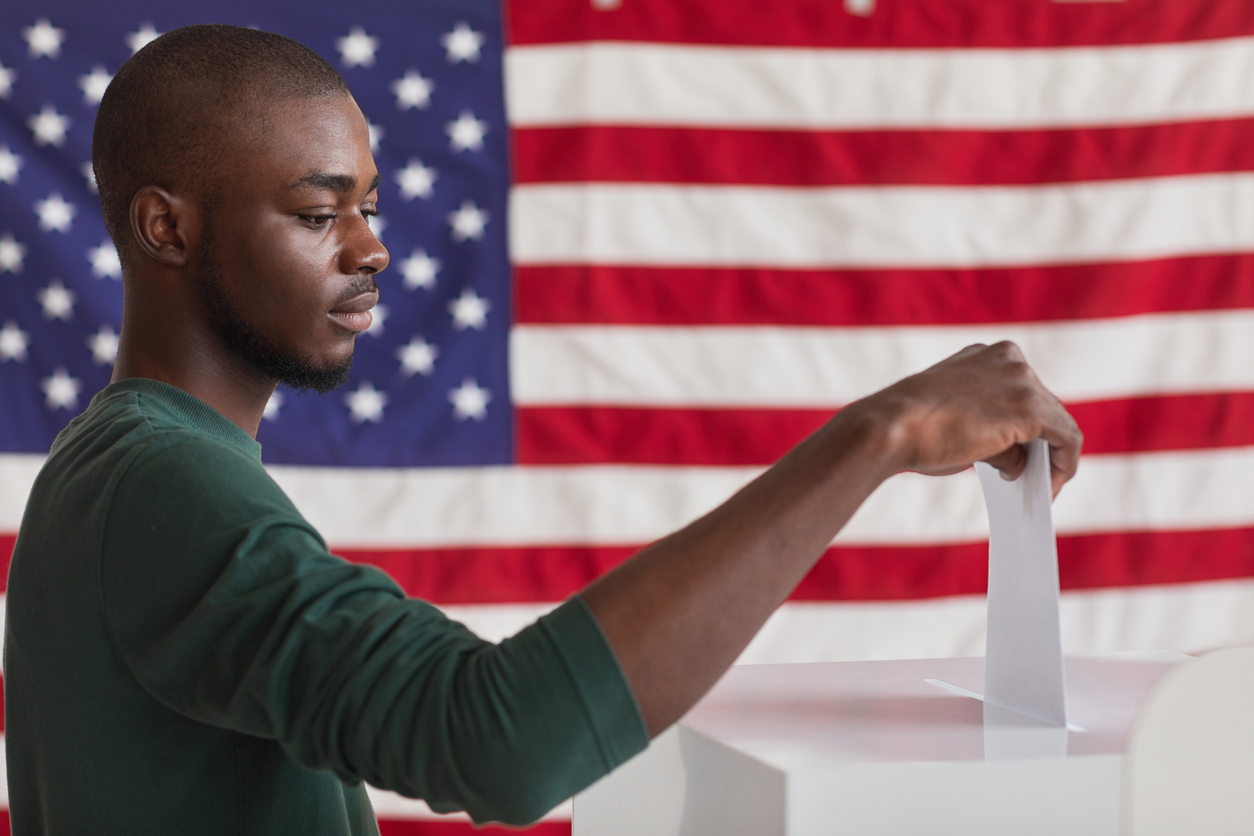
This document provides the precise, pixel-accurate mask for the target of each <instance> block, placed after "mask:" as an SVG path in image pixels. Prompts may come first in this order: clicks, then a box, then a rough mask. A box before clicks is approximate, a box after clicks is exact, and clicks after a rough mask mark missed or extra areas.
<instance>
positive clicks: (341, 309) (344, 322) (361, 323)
mask: <svg viewBox="0 0 1254 836" xmlns="http://www.w3.org/2000/svg"><path fill="white" fill-rule="evenodd" d="M378 302H379V291H377V290H372V291H370V292H369V293H362V294H360V295H358V296H354V297H353V298H352V299H349V300H348V301H347V302H341V303H340V304H339V305H336V306H335V307H334V308H332V309H331V311H330V312H329V313H328V314H327V316H329V317H331V318H332V319H333V320H335V321H336V323H338V324H339V325H340V326H341V327H343V328H347V329H348V330H349V331H365V330H366V329H367V328H369V327H370V323H371V322H372V321H373V320H374V317H373V316H371V315H370V309H371V308H373V307H374V306H375V305H376V304H378Z"/></svg>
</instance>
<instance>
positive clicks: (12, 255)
mask: <svg viewBox="0 0 1254 836" xmlns="http://www.w3.org/2000/svg"><path fill="white" fill-rule="evenodd" d="M25 255H26V245H25V244H22V243H20V242H18V241H14V240H13V236H12V235H10V234H9V233H7V232H6V233H4V235H0V272H6V273H20V272H22V257H23V256H25Z"/></svg>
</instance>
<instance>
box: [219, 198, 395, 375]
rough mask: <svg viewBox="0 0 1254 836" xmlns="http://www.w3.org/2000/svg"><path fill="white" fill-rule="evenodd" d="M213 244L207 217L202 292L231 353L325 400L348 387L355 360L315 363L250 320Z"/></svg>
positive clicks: (371, 282) (260, 371)
mask: <svg viewBox="0 0 1254 836" xmlns="http://www.w3.org/2000/svg"><path fill="white" fill-rule="evenodd" d="M213 244H214V235H213V228H212V222H211V219H210V217H209V213H208V212H206V215H205V235H204V238H203V239H202V241H201V246H200V253H199V262H200V267H199V269H198V270H197V273H196V289H197V293H198V294H199V296H200V300H201V303H202V304H203V305H204V306H205V310H206V311H207V313H208V314H209V322H210V325H211V326H212V327H213V329H214V332H215V333H216V334H217V336H218V338H219V339H220V340H222V343H223V344H224V345H225V346H226V348H227V350H228V351H230V352H231V353H232V354H234V355H235V356H236V357H237V358H239V359H240V360H242V361H243V362H244V363H245V364H246V365H248V366H249V367H251V368H252V369H253V371H255V372H257V373H258V374H260V375H262V376H263V377H268V378H271V379H274V380H278V381H279V382H280V383H283V384H286V385H287V386H289V387H291V388H292V389H295V390H297V391H301V390H312V391H314V392H317V393H318V394H320V395H325V394H327V393H328V392H331V391H332V390H334V389H338V388H339V387H340V386H341V385H343V383H344V381H346V380H348V372H349V370H350V369H351V368H352V365H353V358H352V355H349V357H348V358H347V359H346V360H344V361H342V362H340V363H334V364H331V365H325V364H319V363H318V362H316V361H315V360H314V359H313V358H312V357H309V356H307V355H300V354H297V353H295V352H292V351H288V350H286V349H284V348H282V347H281V346H279V345H276V344H275V342H274V341H273V340H272V339H270V338H269V337H267V336H266V335H265V334H264V333H262V332H261V331H260V330H259V329H258V328H257V327H256V326H254V325H253V324H252V323H251V322H249V321H248V320H247V319H245V318H244V315H243V313H242V311H241V306H240V305H238V304H237V303H236V302H235V300H233V299H231V298H230V297H229V296H228V295H227V292H226V289H225V288H224V287H223V285H222V281H221V276H222V262H221V260H220V259H219V258H218V254H217V251H216V249H215V247H214V246H213ZM366 283H367V285H369V286H368V287H366V288H363V289H364V290H369V289H371V287H372V286H373V285H374V278H373V277H368V278H367V282H366ZM363 289H357V288H356V287H355V286H354V288H350V290H352V293H350V294H349V295H350V296H352V295H356V294H357V293H360V292H362V290H363Z"/></svg>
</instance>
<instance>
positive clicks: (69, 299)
mask: <svg viewBox="0 0 1254 836" xmlns="http://www.w3.org/2000/svg"><path fill="white" fill-rule="evenodd" d="M35 296H36V297H37V298H38V299H39V304H40V305H42V306H43V309H44V319H60V320H62V321H63V322H68V321H69V320H70V319H71V318H72V317H73V316H74V291H72V290H66V289H65V285H63V284H61V283H60V282H59V281H57V280H56V279H53V280H52V284H50V285H48V286H47V287H46V288H44V289H43V290H41V291H39V292H38V293H36V294H35Z"/></svg>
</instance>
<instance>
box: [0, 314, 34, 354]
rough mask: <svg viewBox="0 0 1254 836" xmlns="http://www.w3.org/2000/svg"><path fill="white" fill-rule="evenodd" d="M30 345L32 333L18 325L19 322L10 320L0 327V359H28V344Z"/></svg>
mask: <svg viewBox="0 0 1254 836" xmlns="http://www.w3.org/2000/svg"><path fill="white" fill-rule="evenodd" d="M28 345H30V334H28V333H26V332H25V331H23V330H22V329H21V328H18V327H17V323H16V322H14V321H12V320H9V321H8V322H6V323H4V327H3V328H0V361H8V360H16V361H17V362H19V363H20V362H22V361H23V360H25V359H26V346H28Z"/></svg>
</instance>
